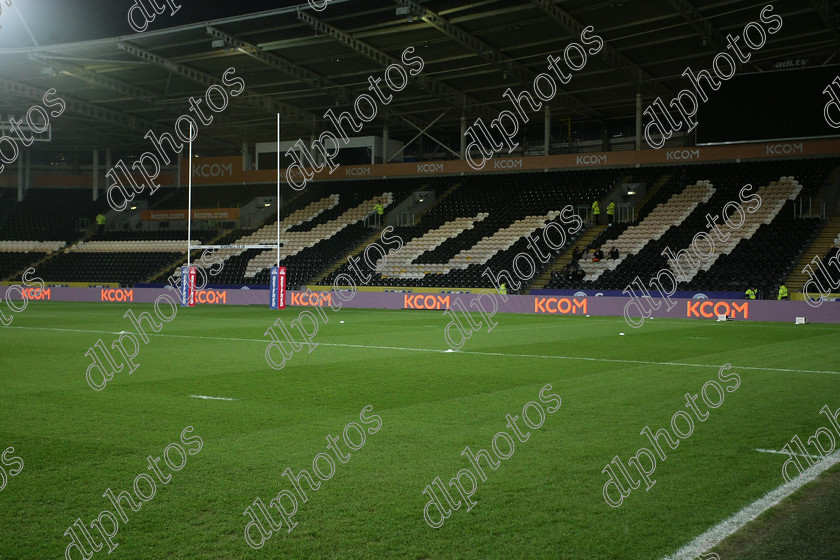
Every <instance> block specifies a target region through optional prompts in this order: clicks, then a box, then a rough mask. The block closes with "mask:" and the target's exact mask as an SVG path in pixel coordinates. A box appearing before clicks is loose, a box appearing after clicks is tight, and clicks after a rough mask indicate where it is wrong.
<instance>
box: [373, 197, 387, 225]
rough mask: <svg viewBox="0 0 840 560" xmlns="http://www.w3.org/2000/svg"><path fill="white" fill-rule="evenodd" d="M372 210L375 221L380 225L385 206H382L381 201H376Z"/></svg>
mask: <svg viewBox="0 0 840 560" xmlns="http://www.w3.org/2000/svg"><path fill="white" fill-rule="evenodd" d="M373 211H374V213H375V214H376V221H377V223H378V224H379V225H382V214H384V213H385V207H384V206H382V203H381V202H378V201H377V203H376V204H374V205H373Z"/></svg>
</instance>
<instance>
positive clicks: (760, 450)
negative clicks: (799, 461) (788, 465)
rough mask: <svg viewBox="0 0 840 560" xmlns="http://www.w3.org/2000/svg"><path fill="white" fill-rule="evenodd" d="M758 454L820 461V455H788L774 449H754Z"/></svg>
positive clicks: (785, 452)
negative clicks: (773, 454)
mask: <svg viewBox="0 0 840 560" xmlns="http://www.w3.org/2000/svg"><path fill="white" fill-rule="evenodd" d="M755 451H758V452H759V453H775V454H776V455H796V456H797V457H807V458H809V459H816V460H817V461H822V459H823V458H822V455H805V454H804V453H788V452H787V451H776V450H775V449H756V450H755Z"/></svg>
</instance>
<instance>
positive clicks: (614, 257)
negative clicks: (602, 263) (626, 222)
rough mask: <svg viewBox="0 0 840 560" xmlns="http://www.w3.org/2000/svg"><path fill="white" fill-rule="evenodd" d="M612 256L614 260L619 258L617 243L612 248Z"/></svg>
mask: <svg viewBox="0 0 840 560" xmlns="http://www.w3.org/2000/svg"><path fill="white" fill-rule="evenodd" d="M610 258H611V259H612V260H614V261H617V260H618V249H616V248H615V245H613V248H612V249H610Z"/></svg>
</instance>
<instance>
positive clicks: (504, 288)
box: [499, 283, 507, 296]
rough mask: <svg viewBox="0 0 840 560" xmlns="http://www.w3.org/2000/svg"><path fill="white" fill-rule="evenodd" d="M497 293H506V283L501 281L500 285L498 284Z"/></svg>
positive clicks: (504, 294) (501, 294) (503, 294)
mask: <svg viewBox="0 0 840 560" xmlns="http://www.w3.org/2000/svg"><path fill="white" fill-rule="evenodd" d="M499 295H500V296H506V295H507V284H504V283H503V284H502V285H501V286H499Z"/></svg>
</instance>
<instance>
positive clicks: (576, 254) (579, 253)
mask: <svg viewBox="0 0 840 560" xmlns="http://www.w3.org/2000/svg"><path fill="white" fill-rule="evenodd" d="M581 256H583V252H582V251H581V250H580V249H578V248H577V247H575V249H574V250H573V251H572V262H573V263H575V262H578V259H580V257H581Z"/></svg>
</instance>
